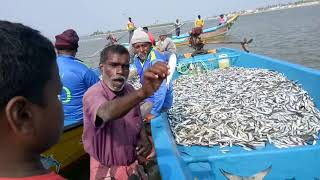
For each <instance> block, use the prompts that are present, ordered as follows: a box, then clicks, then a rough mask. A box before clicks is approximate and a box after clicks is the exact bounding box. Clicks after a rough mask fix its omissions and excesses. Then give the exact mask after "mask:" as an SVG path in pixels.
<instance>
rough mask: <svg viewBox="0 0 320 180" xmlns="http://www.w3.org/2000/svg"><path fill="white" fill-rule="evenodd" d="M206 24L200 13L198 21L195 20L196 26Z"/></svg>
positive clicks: (201, 26)
mask: <svg viewBox="0 0 320 180" xmlns="http://www.w3.org/2000/svg"><path fill="white" fill-rule="evenodd" d="M203 26H204V20H203V19H201V16H200V15H198V18H197V19H196V21H195V22H194V27H200V28H201V29H202V28H203Z"/></svg>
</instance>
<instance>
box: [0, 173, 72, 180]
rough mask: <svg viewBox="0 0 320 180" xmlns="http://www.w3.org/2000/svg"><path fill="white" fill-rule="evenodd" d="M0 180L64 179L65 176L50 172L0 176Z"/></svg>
mask: <svg viewBox="0 0 320 180" xmlns="http://www.w3.org/2000/svg"><path fill="white" fill-rule="evenodd" d="M0 180H66V179H65V178H63V177H61V176H59V175H58V174H56V173H54V172H51V173H49V174H43V175H37V176H29V177H21V178H2V177H0Z"/></svg>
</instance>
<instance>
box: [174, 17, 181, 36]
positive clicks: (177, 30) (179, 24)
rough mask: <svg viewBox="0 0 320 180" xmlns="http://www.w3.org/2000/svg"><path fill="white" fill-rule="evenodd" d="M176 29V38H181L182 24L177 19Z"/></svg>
mask: <svg viewBox="0 0 320 180" xmlns="http://www.w3.org/2000/svg"><path fill="white" fill-rule="evenodd" d="M174 28H175V30H176V36H180V28H181V23H180V21H179V19H176V22H175V23H174Z"/></svg>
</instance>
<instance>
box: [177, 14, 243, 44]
mask: <svg viewBox="0 0 320 180" xmlns="http://www.w3.org/2000/svg"><path fill="white" fill-rule="evenodd" d="M238 17H239V15H238V14H235V15H232V16H231V17H230V18H229V19H228V20H227V22H226V23H225V24H222V25H219V26H215V27H211V28H208V29H204V30H203V33H202V34H201V35H200V37H201V39H202V40H210V39H214V38H216V37H219V36H223V35H225V34H226V33H227V32H228V31H229V30H230V28H231V27H232V25H233V24H234V22H235V21H236V20H237V19H238ZM189 37H190V34H189V33H185V34H181V35H180V36H172V40H173V42H174V43H175V44H176V46H181V45H183V44H185V43H186V42H188V40H189Z"/></svg>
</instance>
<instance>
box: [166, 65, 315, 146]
mask: <svg viewBox="0 0 320 180" xmlns="http://www.w3.org/2000/svg"><path fill="white" fill-rule="evenodd" d="M168 119H169V123H170V126H171V130H172V132H173V135H174V137H175V140H176V142H177V144H180V145H184V146H190V145H201V146H214V145H220V147H226V146H230V147H231V146H233V145H237V146H242V147H243V148H244V149H246V150H252V149H257V148H261V147H264V146H265V145H266V143H267V142H269V143H270V144H273V145H274V146H276V147H278V148H287V147H293V146H301V145H306V144H315V143H316V139H318V136H317V135H318V131H319V130H320V113H319V110H318V109H317V108H316V107H315V105H314V103H313V102H312V99H311V98H310V96H309V95H308V93H307V92H306V91H305V90H303V89H302V88H301V87H300V86H299V85H298V84H296V83H295V82H292V81H290V80H288V79H287V78H286V77H285V76H284V75H282V74H279V73H277V72H273V71H269V70H265V69H254V68H252V69H251V68H228V69H216V70H213V71H208V72H206V73H201V74H198V75H189V76H183V75H182V76H180V77H179V78H178V79H177V80H176V81H175V82H174V104H173V107H172V109H171V110H170V111H169V113H168Z"/></svg>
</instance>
